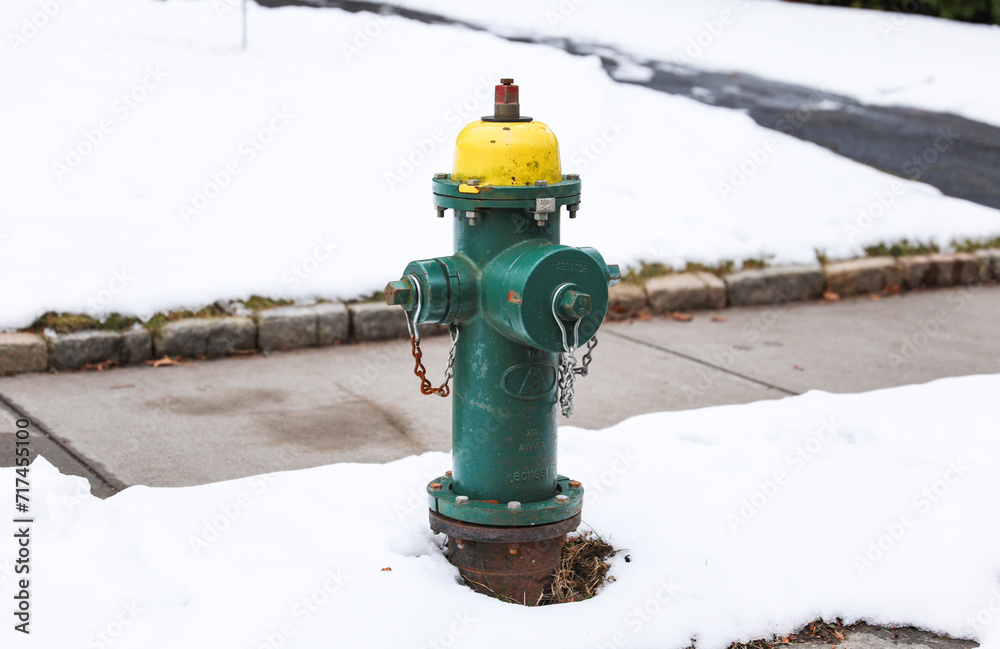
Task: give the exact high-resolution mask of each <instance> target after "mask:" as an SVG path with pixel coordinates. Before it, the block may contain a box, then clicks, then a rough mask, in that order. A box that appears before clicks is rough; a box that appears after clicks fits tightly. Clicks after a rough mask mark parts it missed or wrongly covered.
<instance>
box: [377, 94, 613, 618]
mask: <svg viewBox="0 0 1000 649" xmlns="http://www.w3.org/2000/svg"><path fill="white" fill-rule="evenodd" d="M432 185H433V191H434V205H435V207H436V209H437V215H438V216H439V217H444V216H445V213H446V210H453V212H454V233H455V250H456V252H455V254H454V255H452V256H450V257H440V258H437V259H426V260H422V261H414V262H411V263H410V264H409V265H408V266H406V269H405V270H404V271H403V277H402V279H400V280H398V281H395V282H390V283H389V284H388V286H386V289H385V299H386V302H387V303H389V304H397V305H400V306H402V307H403V309H404V310H405V312H406V316H407V323H408V325H409V327H410V335H411V344H412V350H413V355H414V358H415V359H416V370H415V372H416V374H417V376H419V377H420V379H421V391H422V392H423V393H424V394H437V395H440V396H447V395H448V394H449V393H450V391H451V388H450V387H449V381H453V382H454V394H453V401H452V404H453V409H452V459H453V462H454V464H453V470H452V471H449V472H447V473H446V474H445V475H443V476H440V477H438V478H435V479H434V480H432V481H431V482H430V484H428V486H427V493H428V496H429V502H430V522H431V528H432V529H433V530H434V531H436V532H440V533H444V534H446V535H447V536H448V546H447V547H448V549H447V553H448V558H449V560H450V561H451V563H452V564H454V565H456V566H457V567H458V568H459V570H460V572H461V574H462V576H463V577H464V578H465V580H466V582H467V583H468V584H469V585H470V586H472V587H473V588H475V589H476V590H479V591H481V592H484V593H487V594H489V595H493V596H495V597H501V598H503V599H506V600H508V601H515V602H519V603H525V604H536V603H537V602H538V600H539V598H540V597H541V595H542V593H543V591H544V590H545V588H546V587H547V586H548V585H549V583H550V582H551V579H552V575H553V574H554V572H555V570H556V569H557V568H558V565H559V561H560V555H561V548H562V545H563V544H564V543H565V539H566V534H568V533H569V532H572V531H573V530H575V529H576V527H577V525H578V524H579V522H580V513H581V510H582V508H583V487H582V485H581V484H580V483H579V482H577V481H575V480H570V479H569V478H566V477H564V476H561V475H559V474H558V473H557V471H556V430H557V427H556V423H557V406H558V409H559V410H561V411H562V413H563V414H564V415H566V416H569V415H570V414H571V413H572V409H573V385H574V380H575V378H576V377H578V376H581V375H583V376H585V375H586V373H587V369H588V365H589V363H590V358H591V351H592V349H593V347H594V345H595V344H596V338H595V334H596V333H597V330H598V328H599V327H600V325H601V323H602V321H603V320H604V316H605V314H606V312H607V308H608V287H609V286H614V285H615V284H616V283H617V282H618V280H619V279H620V278H621V274H620V271H619V269H618V267H617V266H614V265H608V264H606V263H605V262H604V259H603V257H601V254H600V253H599V252H598V251H597V250H595V249H593V248H572V247H568V246H563V245H560V244H559V229H560V212H561V210H562V208H565V209H566V211H567V212H568V214H569V217H570V218H574V217H575V216H576V213H577V211H578V209H579V207H580V178H579V176H577V175H575V174H568V175H563V174H562V169H561V166H560V161H559V144H558V142H557V140H556V137H555V135H554V134H553V133H552V131H551V130H550V129H549V128H548V127H547V126H546V125H545V124H543V123H541V122H537V121H534V120H532V118H530V117H523V116H521V114H520V104H519V101H518V87H517V86H516V85H514V84H513V80H512V79H502V80H501V84H500V85H498V86H497V87H496V103H495V110H494V114H493V115H492V116H487V117H483V118H482V120H481V121H477V122H472V123H470V124H469V125H467V126H466V127H465V128H464V129H463V130H462V132H461V133H459V135H458V139H457V141H456V148H455V159H454V168H453V171H452V173H451V174H443V173H442V174H435V176H434V179H433V181H432ZM422 323H439V324H446V325H448V327H449V330H450V331H451V337H452V348H451V353H450V355H449V361H448V368H447V370H446V372H445V377H446V378H445V382H444V384H443V385H442V386H440V387H438V388H435V387H434V386H433V385H432V384H431V382H430V380H429V379H427V377H426V370H425V369H424V366H423V363H422V360H421V351H420V334H419V331H418V329H417V325H418V324H422ZM583 345H586V350H585V351H586V353H585V355H584V356H583V357H582V362H581V363H580V364H579V366H577V365H578V361H577V360H576V353H577V350H578V349H579V348H581V346H583Z"/></svg>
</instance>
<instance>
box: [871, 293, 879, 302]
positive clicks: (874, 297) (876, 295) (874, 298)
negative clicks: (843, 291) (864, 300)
mask: <svg viewBox="0 0 1000 649" xmlns="http://www.w3.org/2000/svg"><path fill="white" fill-rule="evenodd" d="M868 297H870V298H871V299H873V300H875V301H876V302H877V301H878V300H881V299H882V296H881V295H879V294H878V293H869V294H868Z"/></svg>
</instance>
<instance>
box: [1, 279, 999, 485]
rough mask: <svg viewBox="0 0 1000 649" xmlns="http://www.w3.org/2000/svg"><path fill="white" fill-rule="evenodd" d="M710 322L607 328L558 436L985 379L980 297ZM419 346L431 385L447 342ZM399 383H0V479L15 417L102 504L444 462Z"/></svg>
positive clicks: (215, 368) (267, 373)
mask: <svg viewBox="0 0 1000 649" xmlns="http://www.w3.org/2000/svg"><path fill="white" fill-rule="evenodd" d="M719 315H721V316H724V317H725V321H722V322H720V321H716V320H713V318H712V317H711V315H710V314H709V313H706V312H702V313H698V314H696V315H695V318H694V320H693V321H691V322H686V323H684V322H678V321H675V320H671V319H665V318H656V319H652V320H647V321H641V322H633V323H611V324H608V325H606V326H605V328H604V329H602V332H601V334H600V336H599V339H600V344H599V345H598V347H597V348H596V350H595V352H594V364H593V366H592V372H591V374H590V376H589V377H587V378H586V379H582V380H580V381H579V382H578V383H577V392H576V395H577V396H576V411H575V414H574V415H573V418H572V419H571V420H562V421H564V422H565V423H566V424H568V425H573V426H580V427H586V428H603V427H607V426H610V425H613V424H615V423H617V422H619V421H621V420H622V419H625V418H627V417H631V416H634V415H639V414H643V413H648V412H657V411H663V410H679V409H686V408H700V407H705V406H712V405H720V404H731V403H745V402H749V401H756V400H759V399H776V398H781V397H784V396H788V395H794V394H800V393H802V392H804V391H807V390H812V389H820V390H828V391H832V392H859V391H865V390H872V389H877V388H884V387H891V386H897V385H904V384H909V383H921V382H925V381H930V380H933V379H937V378H942V377H947V376H960V375H967V374H980V373H997V372H1000V344H998V336H997V329H996V328H997V322H998V319H1000V318H998V316H1000V287H997V286H983V287H980V288H974V289H973V288H958V289H953V290H939V291H929V292H917V293H909V294H906V295H903V296H900V297H892V298H882V299H881V300H877V301H876V300H872V299H868V298H861V299H856V300H848V301H842V302H837V303H832V304H821V303H815V302H812V303H800V304H792V305H788V306H781V305H779V306H776V307H755V308H732V309H727V310H724V311H722V312H720V313H719ZM423 347H424V350H425V352H426V354H425V363H426V365H427V367H428V368H430V370H431V375H432V376H436V375H439V374H440V372H441V371H442V370H443V369H444V363H445V357H446V354H447V350H448V340H447V338H444V337H439V338H431V339H425V342H424V345H423ZM412 370H413V362H412V359H411V357H410V355H409V345H408V342H406V341H392V342H386V343H367V344H358V345H343V346H338V347H330V348H325V349H311V350H302V351H297V352H288V353H275V354H270V355H260V356H251V357H237V358H228V359H224V360H216V361H201V362H198V361H195V362H192V363H191V364H190V365H185V366H180V367H162V368H157V369H154V368H151V367H130V368H124V369H114V370H109V371H105V372H67V373H62V374H27V375H21V376H15V377H9V378H4V379H0V402H2V403H0V464H2V465H4V466H10V465H12V464H13V454H12V453H13V447H14V445H13V438H12V435H13V432H14V430H15V426H14V422H15V420H16V419H17V418H18V417H25V418H27V419H29V420H30V421H31V422H32V425H33V431H34V432H36V433H37V434H36V435H35V436H34V437H33V442H32V443H33V450H34V451H35V452H37V453H39V454H41V455H43V456H45V457H46V458H47V459H48V460H49V461H51V462H52V463H53V464H56V465H57V466H58V467H59V468H60V469H61V470H62V471H64V472H66V473H72V474H76V475H82V476H85V477H87V478H88V479H89V480H90V482H91V485H92V489H93V491H94V493H95V494H98V495H101V496H107V495H110V494H111V493H114V492H115V491H118V490H120V489H122V488H124V487H127V486H130V485H135V484H144V485H151V486H185V485H194V484H201V483H206V482H215V481H219V480H226V479H231V478H239V477H243V476H248V475H254V474H259V473H264V472H269V471H277V470H283V469H298V468H306V467H311V466H317V465H321V464H328V463H333V462H387V461H390V460H394V459H397V458H401V457H405V456H407V455H412V454H415V453H422V452H425V451H448V450H449V449H450V425H451V424H450V415H451V404H450V400H448V399H440V398H438V397H433V396H431V397H425V396H422V395H421V394H420V393H419V390H418V380H417V378H416V377H414V376H413V371H412Z"/></svg>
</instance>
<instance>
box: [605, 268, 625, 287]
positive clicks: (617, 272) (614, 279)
mask: <svg viewBox="0 0 1000 649" xmlns="http://www.w3.org/2000/svg"><path fill="white" fill-rule="evenodd" d="M620 281H622V269H621V268H619V267H618V264H608V287H609V288H610V287H612V286H618V282H620Z"/></svg>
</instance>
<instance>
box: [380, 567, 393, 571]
mask: <svg viewBox="0 0 1000 649" xmlns="http://www.w3.org/2000/svg"><path fill="white" fill-rule="evenodd" d="M382 572H392V568H390V567H388V566H387V567H385V568H382Z"/></svg>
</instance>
